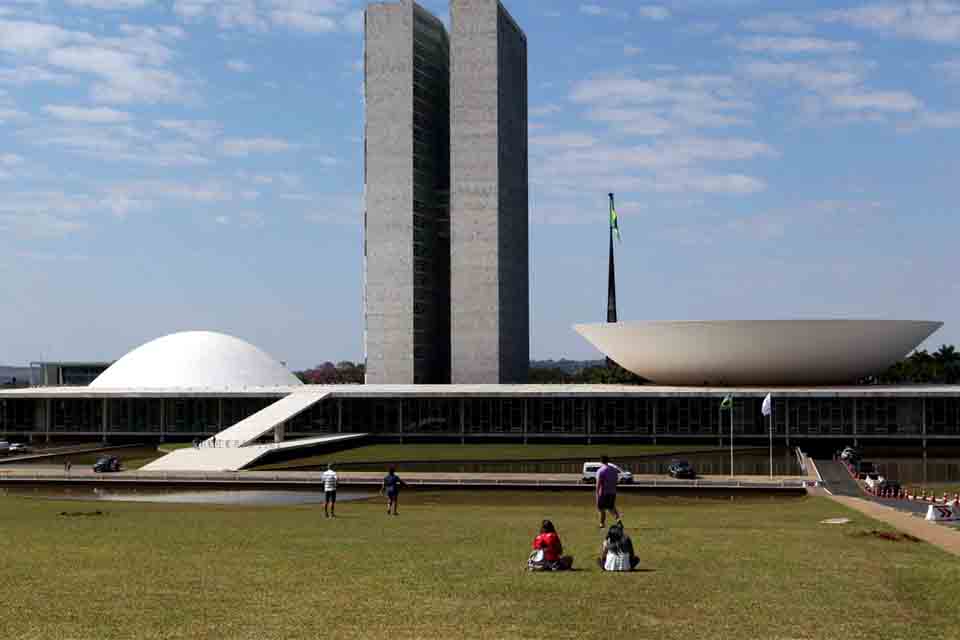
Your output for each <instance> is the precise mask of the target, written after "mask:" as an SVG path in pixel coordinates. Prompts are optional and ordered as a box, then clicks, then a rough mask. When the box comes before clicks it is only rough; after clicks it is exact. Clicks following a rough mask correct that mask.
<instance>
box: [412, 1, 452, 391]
mask: <svg viewBox="0 0 960 640" xmlns="http://www.w3.org/2000/svg"><path fill="white" fill-rule="evenodd" d="M449 345H450V43H449V40H448V37H447V31H446V29H445V28H444V26H443V23H442V22H440V20H438V19H437V18H435V17H434V16H433V15H431V14H430V13H429V12H427V11H425V10H423V9H422V8H420V7H419V6H417V5H416V4H415V5H414V6H413V365H414V366H413V382H414V383H416V384H424V383H445V382H449V381H450V347H449Z"/></svg>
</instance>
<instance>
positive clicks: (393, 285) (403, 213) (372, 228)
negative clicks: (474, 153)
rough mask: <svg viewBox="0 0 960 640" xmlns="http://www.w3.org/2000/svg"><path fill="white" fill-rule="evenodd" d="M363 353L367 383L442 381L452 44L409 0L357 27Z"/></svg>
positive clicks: (382, 7) (381, 7)
mask: <svg viewBox="0 0 960 640" xmlns="http://www.w3.org/2000/svg"><path fill="white" fill-rule="evenodd" d="M364 38H365V51H364V93H365V97H366V131H365V145H364V181H365V199H366V211H365V213H364V313H365V323H366V327H365V334H364V349H365V352H366V363H367V382H368V383H370V384H420V383H425V384H429V383H434V384H442V383H447V382H449V381H450V215H449V197H450V196H449V189H450V154H449V150H450V141H449V135H450V115H449V102H450V97H449V87H450V72H449V61H450V45H449V40H448V37H447V32H446V29H445V28H444V26H443V23H442V22H441V21H440V20H438V19H437V18H436V17H434V16H433V15H431V14H430V13H429V12H427V11H426V10H424V9H423V8H421V7H420V6H418V5H417V4H416V3H414V2H412V1H411V0H401V2H399V3H378V4H370V5H369V7H368V8H367V11H366V17H365V25H364Z"/></svg>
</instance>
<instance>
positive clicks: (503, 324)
mask: <svg viewBox="0 0 960 640" xmlns="http://www.w3.org/2000/svg"><path fill="white" fill-rule="evenodd" d="M450 18H451V51H450V70H451V71H450V95H451V100H450V168H451V184H452V189H451V198H450V221H451V237H450V243H451V264H450V276H451V318H452V320H451V340H452V354H451V355H452V362H451V369H452V380H453V382H454V383H511V382H523V381H525V380H526V378H527V369H528V367H529V360H530V311H529V305H530V301H529V250H528V205H527V195H528V186H527V173H528V171H527V39H526V36H525V35H524V33H523V31H522V30H521V29H520V27H519V26H518V25H517V23H516V22H515V21H514V20H513V18H512V17H511V16H510V14H509V13H508V12H507V10H506V9H504V7H503V5H501V4H500V3H499V2H498V1H497V0H451V2H450Z"/></svg>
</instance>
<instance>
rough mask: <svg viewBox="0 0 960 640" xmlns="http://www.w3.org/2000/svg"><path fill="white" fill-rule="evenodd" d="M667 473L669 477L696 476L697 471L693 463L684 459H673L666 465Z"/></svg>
mask: <svg viewBox="0 0 960 640" xmlns="http://www.w3.org/2000/svg"><path fill="white" fill-rule="evenodd" d="M667 473H669V474H670V477H671V478H691V479H692V478H696V477H697V472H696V470H694V468H693V465H692V464H690V463H689V462H687V461H686V460H673V461H672V462H671V463H670V466H669V467H667Z"/></svg>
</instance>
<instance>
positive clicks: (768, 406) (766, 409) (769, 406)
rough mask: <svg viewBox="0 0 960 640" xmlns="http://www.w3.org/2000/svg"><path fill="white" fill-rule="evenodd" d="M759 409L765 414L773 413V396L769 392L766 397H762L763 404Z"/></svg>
mask: <svg viewBox="0 0 960 640" xmlns="http://www.w3.org/2000/svg"><path fill="white" fill-rule="evenodd" d="M760 411H761V412H762V413H763V415H765V416H769V415H770V414H771V413H773V398H772V397H771V396H770V394H769V393H768V394H767V397H766V398H764V399H763V406H762V407H760Z"/></svg>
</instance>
